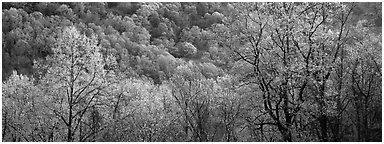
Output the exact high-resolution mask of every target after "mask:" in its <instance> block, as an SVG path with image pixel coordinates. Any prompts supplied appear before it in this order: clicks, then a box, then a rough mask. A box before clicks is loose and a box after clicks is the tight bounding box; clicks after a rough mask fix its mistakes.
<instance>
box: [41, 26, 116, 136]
mask: <svg viewBox="0 0 384 144" xmlns="http://www.w3.org/2000/svg"><path fill="white" fill-rule="evenodd" d="M99 50H100V47H99V46H97V45H96V41H95V39H94V38H88V37H86V36H84V35H81V34H80V33H79V32H78V31H77V30H76V29H75V28H74V27H68V28H64V29H63V32H62V35H61V37H59V38H58V40H57V43H56V45H55V47H54V48H53V51H54V54H53V56H49V57H47V62H48V64H47V65H44V64H42V63H39V62H38V63H36V65H37V66H38V68H45V69H46V73H45V74H44V77H43V78H42V79H41V82H40V84H41V85H42V86H43V87H45V89H44V90H43V91H44V93H45V94H46V97H45V98H44V101H45V106H46V107H47V108H48V109H49V110H50V112H51V113H52V114H54V115H55V116H56V117H58V118H60V120H61V123H62V124H64V125H65V128H66V134H67V137H66V138H65V140H66V141H74V140H76V139H78V140H79V139H80V138H79V134H78V133H79V126H80V125H81V123H82V122H84V119H85V115H86V113H89V112H90V109H91V107H94V106H96V105H97V103H98V102H99V101H102V99H103V98H102V96H101V95H100V90H101V89H104V88H105V87H108V85H109V82H108V79H109V78H112V77H113V73H114V72H113V70H114V67H115V65H116V62H115V60H114V58H113V57H110V56H105V57H103V56H102V55H101V54H100V52H99ZM96 107H97V106H96Z"/></svg>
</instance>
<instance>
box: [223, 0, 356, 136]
mask: <svg viewBox="0 0 384 144" xmlns="http://www.w3.org/2000/svg"><path fill="white" fill-rule="evenodd" d="M233 6H234V7H235V8H236V9H238V10H241V11H237V12H235V13H234V14H233V15H232V16H231V17H230V19H228V21H227V23H226V27H228V29H229V31H220V29H218V30H219V32H224V33H225V34H224V33H220V35H222V36H223V35H226V36H227V37H222V38H223V39H220V40H219V45H223V46H225V47H228V48H230V49H231V50H232V51H233V52H234V53H235V54H236V55H237V57H235V58H236V59H238V60H242V61H244V62H246V63H248V64H249V65H250V67H251V68H250V70H249V71H248V72H247V73H245V75H244V76H243V79H241V81H243V82H244V83H245V84H246V85H249V86H251V87H255V89H257V91H258V93H259V92H260V93H259V94H258V95H256V96H257V97H258V98H259V99H262V101H260V103H261V108H262V113H260V114H259V115H260V116H261V115H265V114H266V115H268V116H269V117H266V119H264V120H262V121H260V122H259V123H257V124H256V125H259V126H263V125H270V126H274V127H276V128H277V129H278V130H279V132H280V133H281V136H282V140H284V141H293V140H295V139H296V137H295V134H298V135H297V137H298V138H299V137H300V139H303V137H301V135H302V134H304V133H307V132H308V130H305V129H306V128H304V127H303V126H304V125H305V124H304V125H296V123H297V122H296V121H301V123H303V122H304V123H308V124H309V123H311V122H315V123H316V124H315V125H314V126H315V127H316V130H319V131H318V133H317V134H316V135H315V136H316V137H317V138H318V139H319V140H320V141H328V128H329V124H328V122H329V119H328V118H329V109H330V108H329V106H330V105H329V104H328V103H327V101H328V100H327V99H329V98H331V97H332V96H331V95H330V94H329V93H328V92H329V81H330V75H331V74H332V73H333V72H334V71H333V67H334V66H333V63H334V62H335V60H336V59H337V58H338V57H339V56H340V51H341V50H342V49H343V47H344V45H345V43H344V41H345V40H346V39H347V38H348V37H349V35H348V29H347V27H348V23H347V20H348V19H349V15H350V13H351V10H350V9H348V8H346V7H345V6H344V5H339V4H335V3H260V4H259V3H258V4H253V3H236V4H233ZM331 11H332V12H331ZM334 12H336V13H337V14H336V13H334ZM330 22H336V23H337V24H336V25H331V23H330ZM260 103H259V105H260ZM308 103H314V104H315V105H316V109H317V112H318V113H317V112H314V113H313V112H312V113H308V112H307V110H306V109H307V108H310V107H307V106H306V105H308ZM311 109H312V108H311ZM312 110H313V109H312ZM303 114H304V115H306V116H304V115H303ZM308 114H309V115H308ZM301 116H303V117H306V118H305V119H306V120H305V121H302V118H303V117H301ZM309 131H310V130H309Z"/></svg>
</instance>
